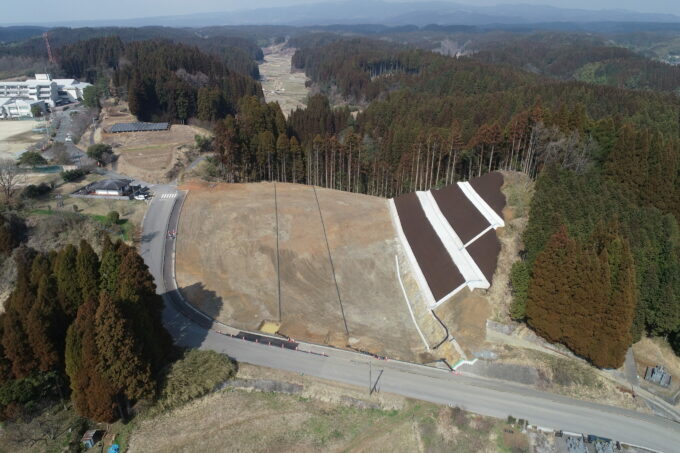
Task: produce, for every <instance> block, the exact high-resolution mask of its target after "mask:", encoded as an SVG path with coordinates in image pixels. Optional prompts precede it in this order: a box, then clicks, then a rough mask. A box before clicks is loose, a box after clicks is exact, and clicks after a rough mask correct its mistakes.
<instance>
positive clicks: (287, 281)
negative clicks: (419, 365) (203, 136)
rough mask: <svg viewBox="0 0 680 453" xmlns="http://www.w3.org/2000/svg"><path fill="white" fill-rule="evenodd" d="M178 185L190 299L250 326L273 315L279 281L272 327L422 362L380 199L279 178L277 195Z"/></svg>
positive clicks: (182, 270)
mask: <svg viewBox="0 0 680 453" xmlns="http://www.w3.org/2000/svg"><path fill="white" fill-rule="evenodd" d="M184 189H188V190H189V193H188V197H187V199H186V201H185V203H184V206H183V208H182V215H181V218H180V227H179V231H178V238H177V261H176V262H177V264H176V267H177V281H178V284H179V287H180V288H181V291H182V292H183V294H184V295H185V297H187V299H188V300H189V301H190V302H191V303H193V304H195V305H196V306H197V307H198V308H200V309H201V310H203V311H204V312H206V313H207V314H209V315H211V316H213V317H214V318H216V319H218V320H219V321H221V322H223V323H225V324H229V325H232V326H234V327H237V328H241V329H247V330H257V329H258V328H259V326H260V325H261V323H262V322H263V321H265V320H274V321H277V320H278V316H279V290H278V288H279V283H280V307H281V327H280V329H279V332H280V333H282V334H284V335H288V336H290V337H292V338H295V339H298V340H306V341H311V342H318V343H326V344H331V345H335V346H340V347H345V346H347V345H349V346H351V347H354V348H357V349H361V350H366V351H370V352H373V353H376V354H379V355H385V356H389V357H393V358H399V359H403V360H410V361H418V360H420V358H421V357H420V355H421V354H422V353H423V352H425V347H424V346H423V343H422V341H421V339H420V338H419V335H418V333H417V331H416V328H415V327H414V325H413V321H412V320H411V318H410V315H409V312H408V310H407V307H406V303H405V300H404V295H403V293H402V289H401V287H400V284H399V280H398V277H397V272H396V264H395V255H400V256H402V257H403V254H404V251H403V250H402V248H401V245H400V243H399V241H398V240H397V238H396V232H395V229H394V227H393V224H392V219H391V216H390V211H389V203H388V200H385V199H381V198H377V197H371V196H366V195H359V194H352V193H347V192H340V191H336V190H330V189H320V188H316V189H314V188H313V187H311V186H302V185H296V184H283V183H277V184H276V197H275V188H274V184H272V183H257V184H220V185H216V186H214V187H210V186H208V185H207V184H190V185H188V186H185V187H184ZM315 192H316V193H315ZM317 199H318V203H317ZM319 207H320V208H321V209H320V210H319ZM277 208H278V209H277ZM277 212H278V250H279V256H278V262H279V270H280V272H279V273H278V275H280V281H279V280H278V279H277V254H276V250H277ZM322 219H323V222H322ZM324 232H325V234H324ZM329 251H330V254H329ZM402 277H403V278H406V277H407V276H404V275H402ZM409 278H412V277H410V276H409ZM336 283H337V285H336Z"/></svg>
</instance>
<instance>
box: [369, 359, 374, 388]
mask: <svg viewBox="0 0 680 453" xmlns="http://www.w3.org/2000/svg"><path fill="white" fill-rule="evenodd" d="M368 360H369V362H368V396H371V394H372V393H373V392H371V385H372V384H373V377H372V376H371V373H372V371H373V369H372V365H371V362H370V360H371V359H368Z"/></svg>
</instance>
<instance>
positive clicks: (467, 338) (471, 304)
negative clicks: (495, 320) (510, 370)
mask: <svg viewBox="0 0 680 453" xmlns="http://www.w3.org/2000/svg"><path fill="white" fill-rule="evenodd" d="M436 312H437V316H439V317H440V318H441V320H442V321H443V322H444V323H445V324H446V325H447V326H448V327H449V331H450V332H451V335H452V336H454V337H455V338H456V341H458V343H459V344H460V345H461V347H462V348H463V350H464V351H465V353H466V354H467V355H468V357H470V356H471V354H472V352H474V351H476V350H478V349H480V348H481V347H482V346H483V345H484V342H485V341H486V320H487V319H488V318H489V316H490V315H491V307H490V306H489V302H488V301H487V300H486V298H485V297H482V296H480V295H479V294H476V293H474V292H471V291H470V290H468V289H465V290H463V291H461V292H460V293H459V294H457V295H456V296H455V297H454V298H453V299H451V300H450V301H448V302H446V303H445V304H442V305H441V306H440V307H439V308H438V309H437V310H436Z"/></svg>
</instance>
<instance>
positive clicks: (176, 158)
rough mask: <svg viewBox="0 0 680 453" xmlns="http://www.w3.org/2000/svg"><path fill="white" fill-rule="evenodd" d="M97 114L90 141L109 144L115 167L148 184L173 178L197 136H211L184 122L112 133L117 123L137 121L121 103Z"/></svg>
mask: <svg viewBox="0 0 680 453" xmlns="http://www.w3.org/2000/svg"><path fill="white" fill-rule="evenodd" d="M100 117H101V123H100V127H99V128H98V129H97V130H96V133H95V134H94V137H93V140H94V141H95V142H97V143H105V144H108V145H111V146H112V148H113V151H114V153H115V154H116V156H117V160H116V161H115V162H114V170H116V171H118V172H120V173H123V174H125V175H128V176H131V177H133V178H135V179H141V180H144V181H147V182H151V183H164V182H167V181H168V180H171V179H173V177H174V176H175V174H174V173H173V169H174V168H175V167H176V166H177V165H178V164H180V163H182V162H185V161H186V160H187V154H188V153H189V152H190V151H191V149H192V146H193V144H194V141H195V137H196V135H203V136H208V135H210V132H209V131H207V130H205V129H203V128H200V127H197V126H190V125H183V124H173V125H172V126H171V127H170V128H168V129H167V130H160V131H138V132H122V133H112V132H111V128H112V127H113V126H114V125H116V124H120V123H134V122H136V121H137V119H136V118H135V116H134V115H132V114H131V113H130V111H129V110H128V107H127V104H126V103H124V102H121V103H118V104H113V103H111V104H109V105H105V106H104V107H103V108H102V113H101V115H100Z"/></svg>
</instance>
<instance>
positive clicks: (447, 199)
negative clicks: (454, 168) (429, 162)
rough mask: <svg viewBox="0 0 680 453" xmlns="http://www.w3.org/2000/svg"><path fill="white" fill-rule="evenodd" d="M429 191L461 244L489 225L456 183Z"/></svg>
mask: <svg viewBox="0 0 680 453" xmlns="http://www.w3.org/2000/svg"><path fill="white" fill-rule="evenodd" d="M431 192H432V196H433V197H434V199H435V201H436V202H437V206H439V210H440V211H441V212H442V214H444V217H446V220H448V221H449V224H450V225H451V227H452V228H453V229H454V230H455V232H456V234H457V235H458V237H459V238H460V240H461V241H462V242H463V244H467V243H468V242H469V241H470V240H471V239H473V238H474V237H475V236H477V235H478V234H479V233H481V232H482V231H484V230H485V229H486V228H487V227H488V226H489V222H488V221H487V220H486V218H485V217H484V216H483V215H482V213H480V212H479V209H477V208H476V207H475V205H474V204H472V202H471V201H470V200H469V199H468V197H466V196H465V194H464V193H463V191H462V189H461V188H460V186H459V185H458V184H451V185H449V186H446V187H444V188H443V189H439V190H432V191H431Z"/></svg>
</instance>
